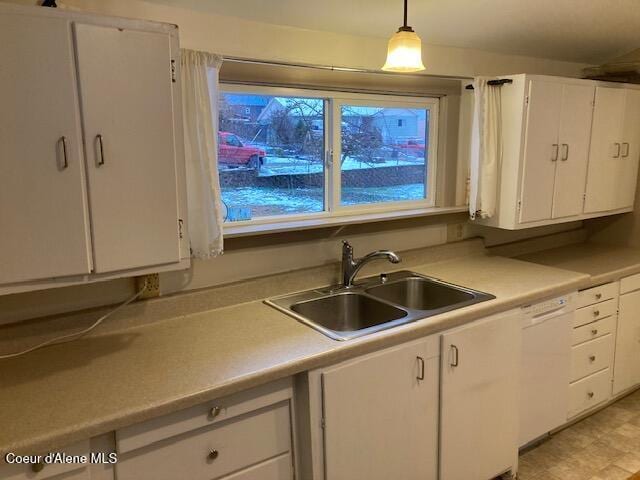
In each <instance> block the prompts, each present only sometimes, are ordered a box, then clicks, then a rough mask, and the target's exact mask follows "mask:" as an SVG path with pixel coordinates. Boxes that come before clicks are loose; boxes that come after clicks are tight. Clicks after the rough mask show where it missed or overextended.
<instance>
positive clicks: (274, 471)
mask: <svg viewBox="0 0 640 480" xmlns="http://www.w3.org/2000/svg"><path fill="white" fill-rule="evenodd" d="M292 478H293V459H292V458H291V454H290V453H286V454H284V455H281V456H279V457H276V458H271V459H269V460H267V461H266V462H262V463H259V464H258V465H254V466H253V467H249V468H247V469H246V470H242V471H240V472H237V473H233V474H231V475H229V476H228V477H224V478H222V479H220V480H291V479H292Z"/></svg>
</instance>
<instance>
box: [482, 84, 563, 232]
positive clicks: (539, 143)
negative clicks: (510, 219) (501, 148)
mask: <svg viewBox="0 0 640 480" xmlns="http://www.w3.org/2000/svg"><path fill="white" fill-rule="evenodd" d="M494 88H500V87H494ZM505 88H508V87H505ZM561 106H562V84H560V83H555V82H531V84H530V87H529V110H528V114H527V141H526V142H525V150H524V167H523V168H524V172H523V179H522V199H521V205H522V208H521V210H520V221H521V222H532V221H536V220H545V219H548V218H551V210H552V207H553V190H554V184H555V174H556V164H557V161H558V155H559V151H558V148H559V147H558V142H559V140H558V130H559V126H560V112H561Z"/></svg>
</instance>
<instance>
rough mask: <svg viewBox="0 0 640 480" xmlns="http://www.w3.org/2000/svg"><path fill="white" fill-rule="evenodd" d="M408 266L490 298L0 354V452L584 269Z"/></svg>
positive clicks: (537, 294)
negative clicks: (433, 309)
mask: <svg viewBox="0 0 640 480" xmlns="http://www.w3.org/2000/svg"><path fill="white" fill-rule="evenodd" d="M572 248H575V247H572ZM576 255H577V254H576ZM598 255H599V254H598ZM625 258H626V257H625ZM634 258H635V261H636V262H640V256H638V257H634ZM576 262H577V260H576ZM585 262H588V260H585ZM616 265H617V264H616ZM616 265H614V266H613V267H612V268H615V271H616V272H618V271H621V270H620V268H621V267H618V266H616ZM562 267H563V268H564V265H562ZM602 268H605V266H604V265H603V267H602ZM411 270H413V271H416V272H418V273H420V274H424V275H429V276H433V277H436V278H440V279H442V280H445V281H449V282H452V283H455V284H459V285H463V286H466V287H470V288H474V289H477V290H481V291H484V292H488V293H491V294H493V295H495V296H496V298H495V299H494V300H490V301H487V302H483V303H479V304H476V305H472V306H469V307H465V308H462V309H459V310H455V311H452V312H448V313H444V314H441V315H438V316H436V317H432V318H428V319H424V320H419V321H416V322H414V323H410V324H407V325H403V326H399V327H395V328H393V329H389V330H386V331H381V332H377V333H375V334H372V335H368V336H365V337H361V338H358V339H354V340H350V341H346V342H340V341H335V340H331V339H329V338H327V337H326V336H324V335H322V334H321V333H319V332H317V331H315V330H313V329H311V328H309V327H307V326H305V325H303V324H301V323H299V322H298V321H296V320H295V319H293V318H291V317H289V316H287V315H285V314H283V313H280V312H279V311H277V310H275V309H273V308H271V307H269V306H267V305H265V304H264V303H262V302H261V301H253V302H250V303H243V304H239V305H235V306H228V307H225V308H218V309H215V310H210V311H206V312H201V313H197V314H191V315H183V316H179V317H176V318H171V319H168V320H162V321H157V322H155V323H150V324H146V325H143V326H137V327H133V328H128V329H125V330H121V331H114V332H110V333H105V334H102V335H93V336H90V337H86V338H82V339H79V340H76V341H73V342H69V343H65V344H59V345H53V346H49V347H46V348H43V349H41V350H37V351H35V352H32V353H30V354H27V355H24V356H22V357H17V358H13V359H5V360H0V453H2V457H4V454H5V453H6V452H9V451H12V452H17V453H22V454H36V453H43V452H48V451H50V450H52V449H56V448H61V447H64V446H66V445H68V444H71V443H73V442H75V441H79V440H83V439H86V438H89V437H93V436H96V435H99V434H103V433H106V432H109V431H112V430H115V429H118V428H121V427H124V426H126V425H131V424H133V423H136V422H140V421H144V420H147V419H150V418H153V417H156V416H159V415H163V414H167V413H170V412H173V411H176V410H179V409H183V408H187V407H190V406H192V405H196V404H199V403H203V402H206V401H209V400H213V399H215V398H218V397H222V396H225V395H228V394H232V393H235V392H238V391H241V390H244V389H247V388H250V387H253V386H258V385H260V384H263V383H266V382H269V381H273V380H276V379H279V378H283V377H287V376H290V375H294V374H296V373H299V372H303V371H306V370H309V369H313V368H317V367H320V366H324V365H329V364H332V363H335V362H338V361H341V360H344V359H347V358H350V357H354V356H357V355H361V354H364V353H368V352H372V351H375V350H377V349H380V348H384V347H388V346H392V345H395V344H399V343H401V342H405V341H408V340H411V339H415V338H419V337H422V336H425V335H429V334H433V333H435V332H439V331H442V330H445V329H448V328H451V327H455V326H458V325H461V324H463V323H466V322H470V321H472V320H475V319H478V318H481V317H484V316H487V315H490V314H492V313H496V312H500V311H505V310H508V309H510V308H513V307H517V306H519V305H522V304H525V303H528V302H531V301H535V300H541V299H543V298H545V297H549V296H553V295H559V294H562V293H566V292H569V291H572V290H576V289H579V288H583V287H585V286H587V285H590V284H591V283H592V282H593V279H592V277H591V274H590V273H579V272H576V271H569V270H564V269H560V268H555V267H550V266H544V265H538V264H535V263H531V262H525V261H522V260H517V259H510V258H504V257H496V256H488V255H485V254H483V255H474V256H467V257H462V258H459V259H455V260H448V261H444V262H440V263H433V264H428V265H423V266H419V267H415V266H412V267H411ZM596 275H598V276H599V277H602V276H604V275H605V273H604V271H602V270H599V269H598V270H597V272H596Z"/></svg>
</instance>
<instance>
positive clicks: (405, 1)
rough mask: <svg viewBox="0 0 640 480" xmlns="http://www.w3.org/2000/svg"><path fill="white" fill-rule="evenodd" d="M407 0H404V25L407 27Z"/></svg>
mask: <svg viewBox="0 0 640 480" xmlns="http://www.w3.org/2000/svg"><path fill="white" fill-rule="evenodd" d="M408 2H409V0H404V27H405V28H406V27H407V9H408V8H409V7H408Z"/></svg>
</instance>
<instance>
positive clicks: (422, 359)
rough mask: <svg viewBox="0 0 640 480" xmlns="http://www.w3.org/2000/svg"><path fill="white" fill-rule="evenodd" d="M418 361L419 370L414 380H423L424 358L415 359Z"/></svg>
mask: <svg viewBox="0 0 640 480" xmlns="http://www.w3.org/2000/svg"><path fill="white" fill-rule="evenodd" d="M416 358H417V359H418V363H419V364H420V370H419V373H418V376H417V377H416V379H418V380H424V358H422V357H416Z"/></svg>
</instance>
